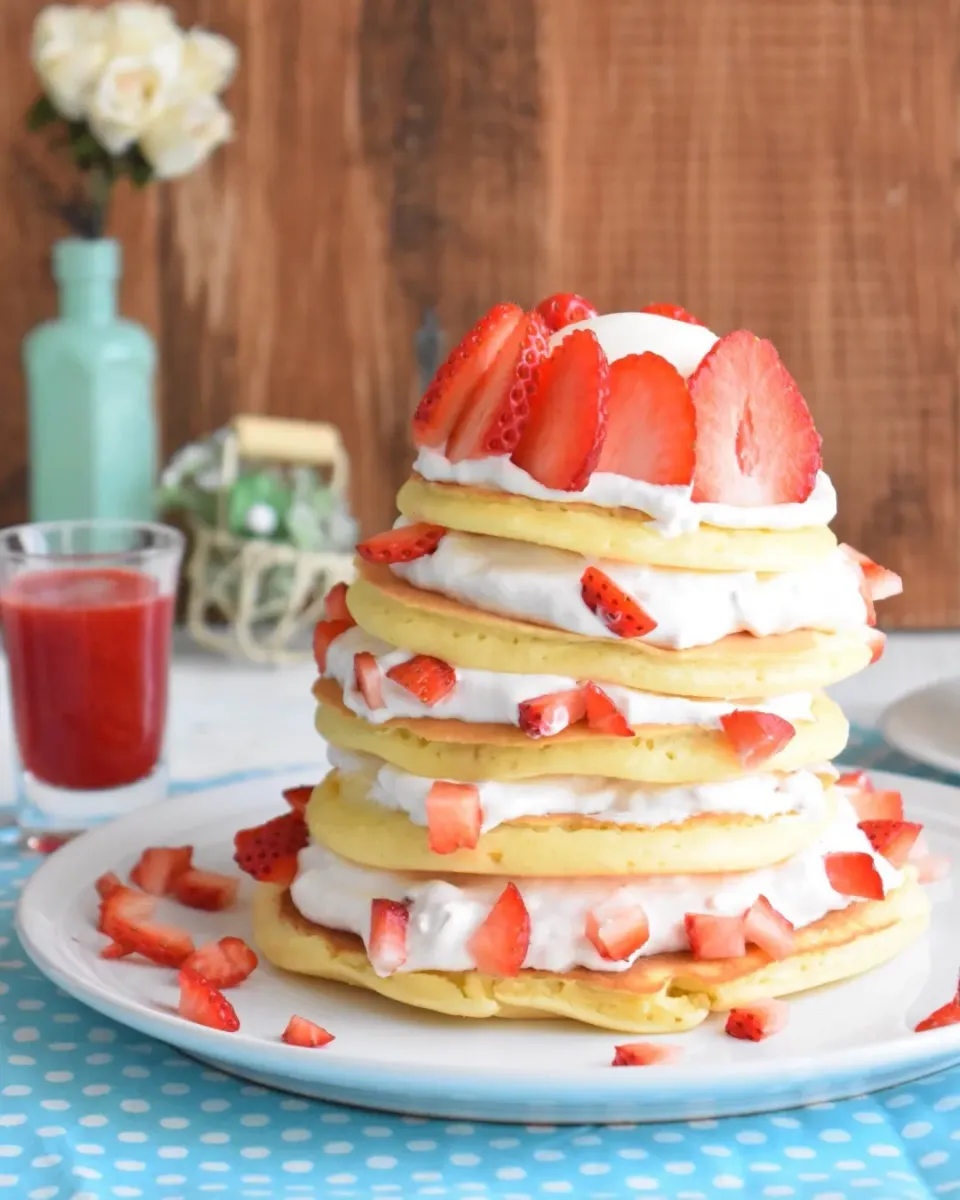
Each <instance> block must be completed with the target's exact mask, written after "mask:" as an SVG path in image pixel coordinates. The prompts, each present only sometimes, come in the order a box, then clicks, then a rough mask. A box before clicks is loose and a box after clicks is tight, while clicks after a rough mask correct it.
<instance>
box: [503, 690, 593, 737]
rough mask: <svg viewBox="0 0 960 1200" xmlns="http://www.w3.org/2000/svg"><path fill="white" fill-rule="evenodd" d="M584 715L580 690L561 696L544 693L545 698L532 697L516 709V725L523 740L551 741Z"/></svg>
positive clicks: (556, 693) (585, 699)
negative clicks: (542, 738) (542, 739)
mask: <svg viewBox="0 0 960 1200" xmlns="http://www.w3.org/2000/svg"><path fill="white" fill-rule="evenodd" d="M586 711H587V698H586V695H585V693H584V690H583V688H570V689H569V691H565V692H548V693H547V694H546V695H545V696H534V698H533V699H532V700H523V701H521V703H520V704H519V705H518V706H517V723H518V724H519V726H520V728H521V729H522V730H523V732H524V733H525V734H526V735H527V737H531V738H540V737H554V736H555V735H556V734H558V733H561V732H562V731H563V730H564V729H566V728H567V726H568V725H576V723H577V722H578V721H582V720H583V718H584V716H585V715H586Z"/></svg>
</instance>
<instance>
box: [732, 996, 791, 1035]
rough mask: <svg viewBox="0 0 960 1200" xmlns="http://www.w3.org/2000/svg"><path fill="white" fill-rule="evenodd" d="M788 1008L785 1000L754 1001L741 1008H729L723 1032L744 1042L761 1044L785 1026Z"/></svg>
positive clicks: (788, 1014)
mask: <svg viewBox="0 0 960 1200" xmlns="http://www.w3.org/2000/svg"><path fill="white" fill-rule="evenodd" d="M789 1016H790V1006H789V1004H787V1002H786V1000H755V1001H754V1002H753V1004H745V1005H743V1006H742V1007H741V1008H731V1009H730V1012H729V1014H728V1015H727V1023H726V1025H725V1027H724V1028H725V1031H726V1032H727V1033H729V1034H730V1036H731V1037H735V1038H740V1039H741V1040H743V1041H746V1042H762V1041H763V1039H764V1038H768V1037H771V1036H772V1035H773V1034H775V1033H779V1032H780V1030H781V1029H784V1028H785V1027H786V1024H787V1018H788V1017H789Z"/></svg>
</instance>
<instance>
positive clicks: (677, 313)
mask: <svg viewBox="0 0 960 1200" xmlns="http://www.w3.org/2000/svg"><path fill="white" fill-rule="evenodd" d="M640 311H641V312H645V313H654V314H655V315H656V316H658V317H669V318H670V320H671V321H683V322H684V324H686V325H702V324H703V322H702V321H701V320H699V319H698V318H697V317H695V316H694V315H693V313H688V312H687V310H686V309H685V308H681V307H680V305H679V304H648V305H647V306H646V308H641V309H640Z"/></svg>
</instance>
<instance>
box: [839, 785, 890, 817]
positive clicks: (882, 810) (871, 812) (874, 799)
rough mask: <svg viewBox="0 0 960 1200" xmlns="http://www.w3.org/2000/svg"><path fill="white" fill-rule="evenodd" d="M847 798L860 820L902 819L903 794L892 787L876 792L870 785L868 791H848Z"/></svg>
mask: <svg viewBox="0 0 960 1200" xmlns="http://www.w3.org/2000/svg"><path fill="white" fill-rule="evenodd" d="M847 799H848V800H849V801H850V803H851V804H852V805H853V808H854V811H855V812H856V814H857V817H858V818H859V820H861V821H902V820H903V796H901V795H900V793H899V792H896V791H893V790H892V789H891V790H889V791H888V790H884V791H881V792H878V791H877V790H876V789H875V788H874V787H873V786H872V785H871V788H870V791H863V792H849V793H848V794H847Z"/></svg>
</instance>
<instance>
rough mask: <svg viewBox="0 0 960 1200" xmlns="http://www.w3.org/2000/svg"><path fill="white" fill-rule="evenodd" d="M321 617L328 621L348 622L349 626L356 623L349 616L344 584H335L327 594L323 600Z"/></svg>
mask: <svg viewBox="0 0 960 1200" xmlns="http://www.w3.org/2000/svg"><path fill="white" fill-rule="evenodd" d="M323 615H324V616H325V617H326V618H327V620H328V621H349V622H350V624H351V625H356V621H354V619H353V617H351V616H350V609H349V608H347V585H346V584H345V583H343V582H340V583H335V584H334V585H333V587H332V588H331V589H330V591H329V592H327V594H326V596H325V597H324V599H323Z"/></svg>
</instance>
